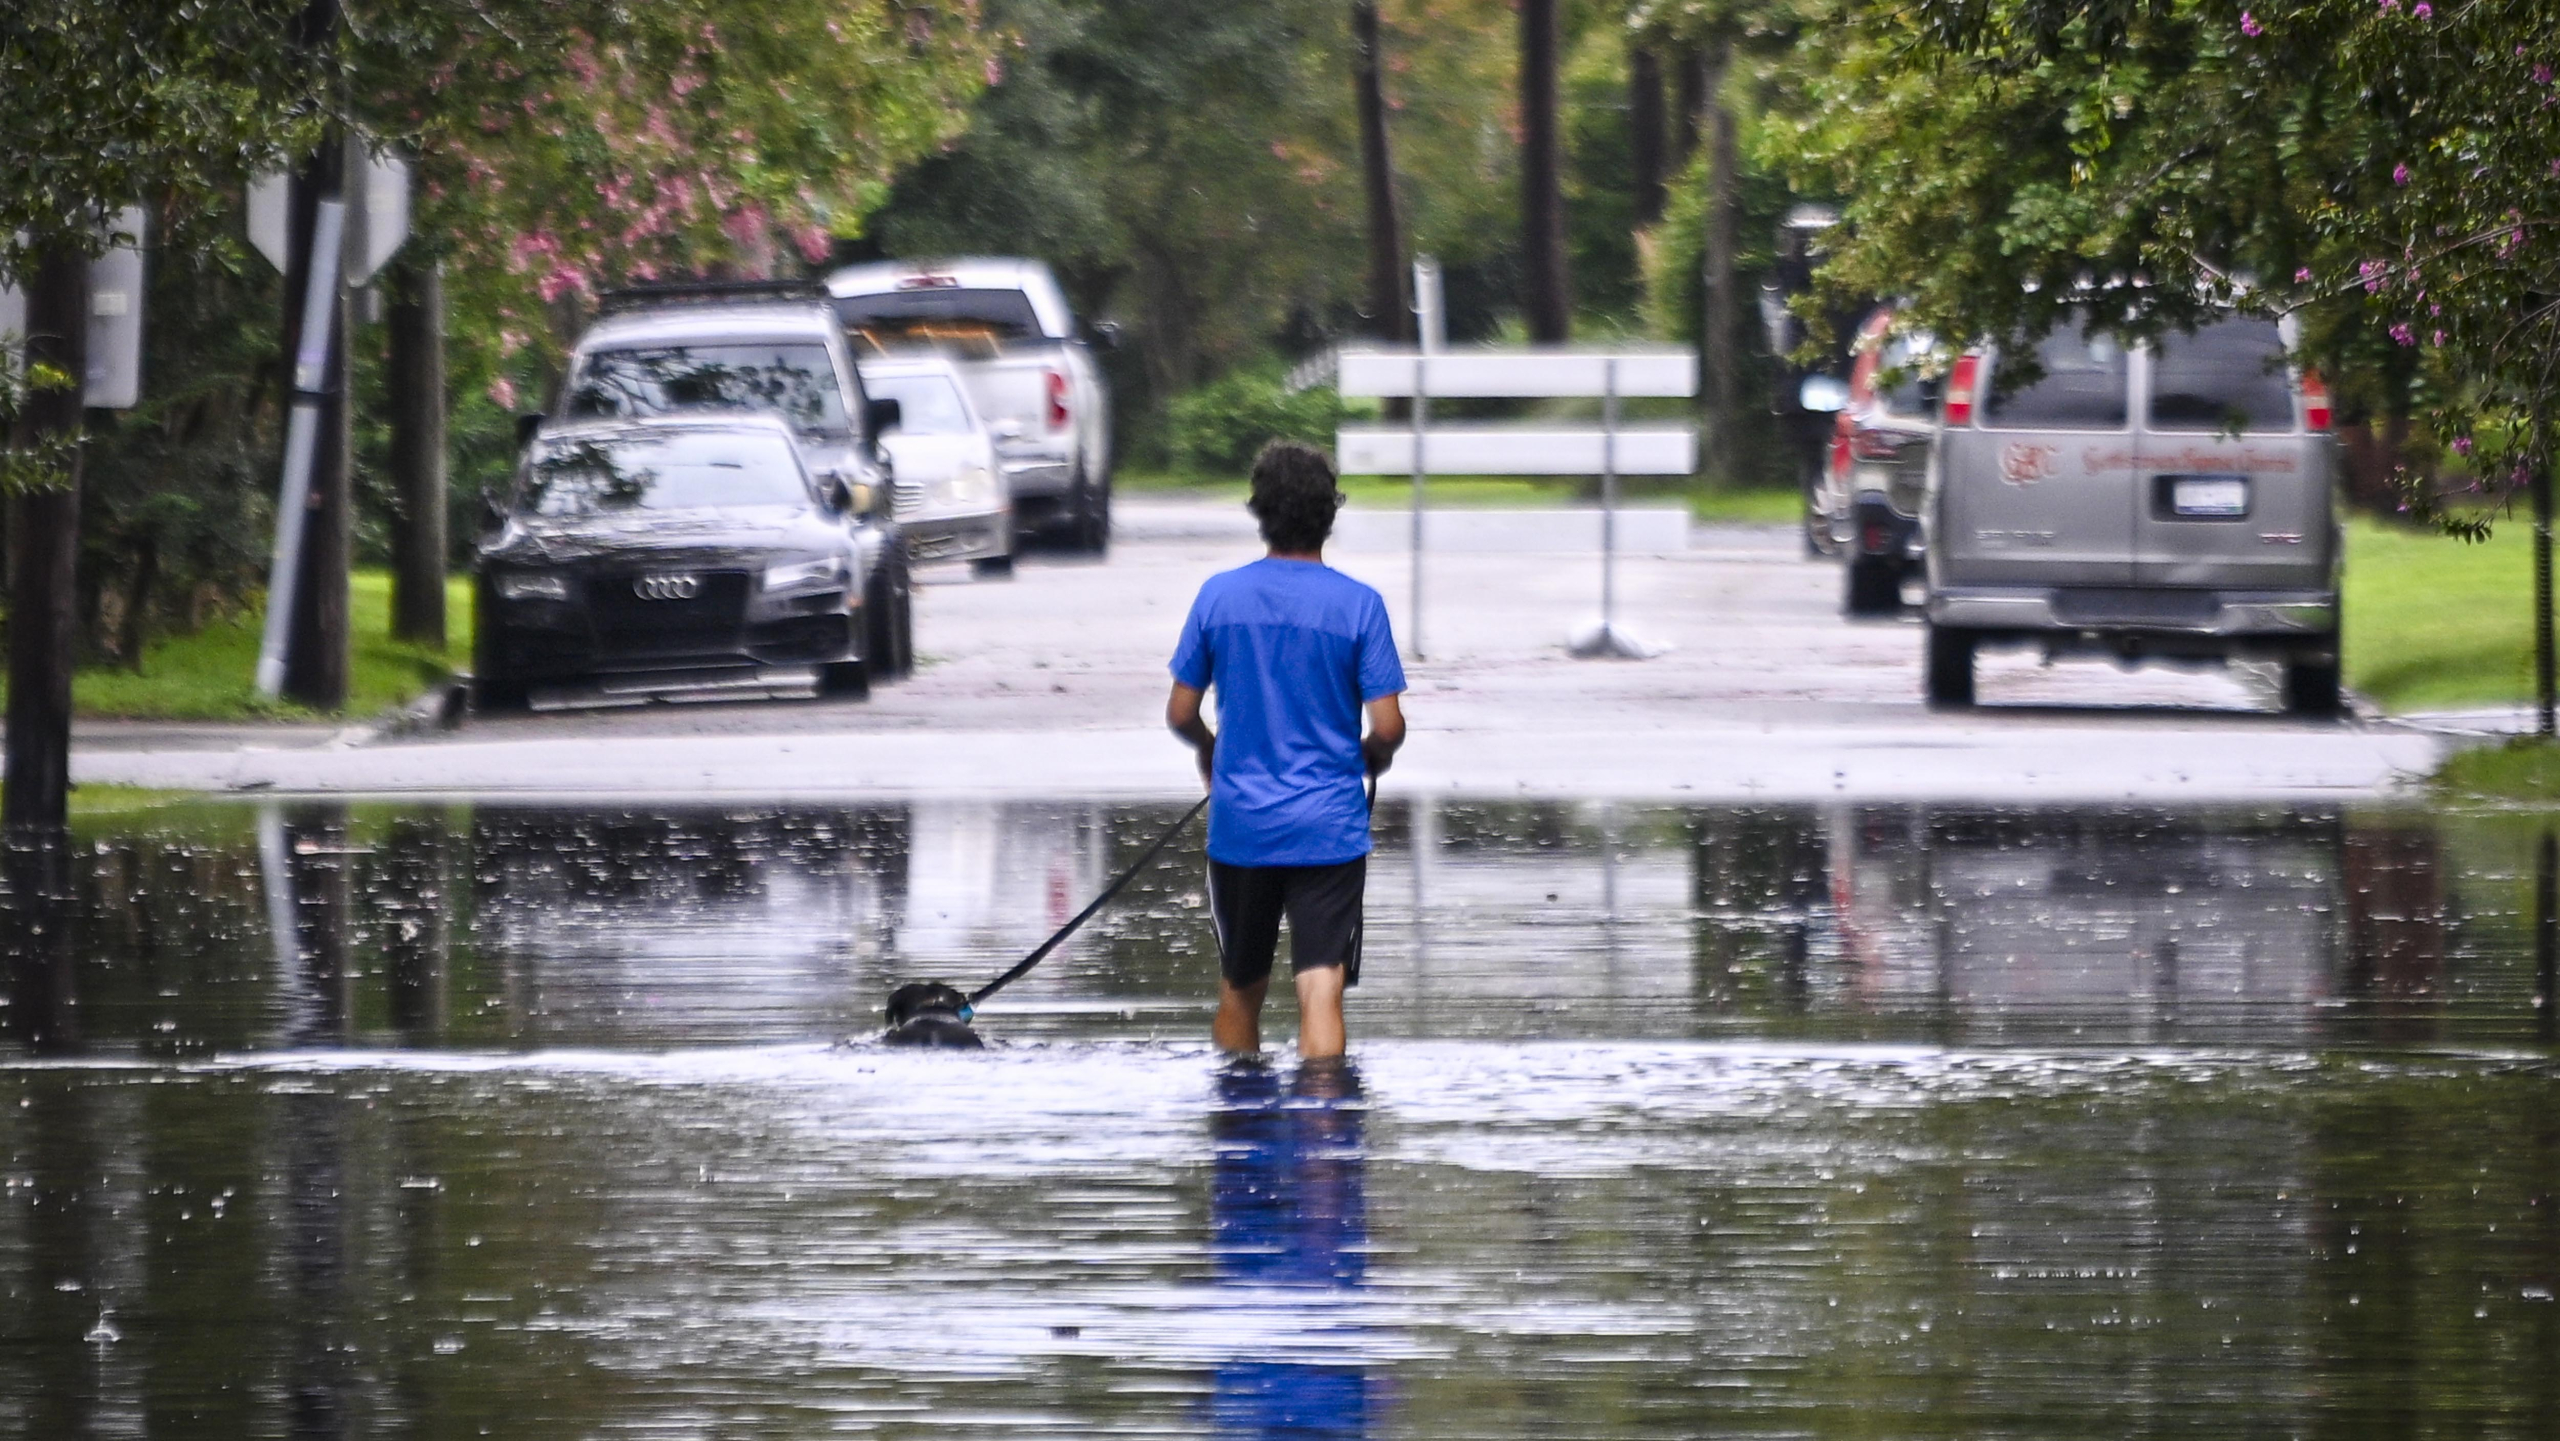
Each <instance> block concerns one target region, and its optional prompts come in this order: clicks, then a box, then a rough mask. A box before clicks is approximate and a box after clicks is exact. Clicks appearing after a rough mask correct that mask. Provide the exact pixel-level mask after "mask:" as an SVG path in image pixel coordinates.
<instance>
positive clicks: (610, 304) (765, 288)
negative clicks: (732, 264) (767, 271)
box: [596, 280, 827, 315]
mask: <svg viewBox="0 0 2560 1441" xmlns="http://www.w3.org/2000/svg"><path fill="white" fill-rule="evenodd" d="M826 298H827V287H826V286H825V285H823V284H821V283H820V282H818V281H815V280H671V281H662V282H657V283H654V284H649V285H627V286H624V287H622V288H620V289H618V290H608V291H606V292H604V294H602V295H600V296H598V297H597V298H596V313H597V314H599V315H612V314H614V313H616V312H618V311H625V310H646V309H649V308H651V307H653V306H661V305H738V304H746V303H751V302H754V301H759V300H761V301H774V300H810V301H824V300H825V299H826Z"/></svg>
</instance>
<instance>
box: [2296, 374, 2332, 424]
mask: <svg viewBox="0 0 2560 1441" xmlns="http://www.w3.org/2000/svg"><path fill="white" fill-rule="evenodd" d="M2302 424H2303V425H2304V427H2305V428H2307V429H2310V430H2327V429H2328V428H2329V382H2327V381H2325V380H2322V379H2321V378H2320V372H2319V371H2316V370H2306V371H2304V372H2302Z"/></svg>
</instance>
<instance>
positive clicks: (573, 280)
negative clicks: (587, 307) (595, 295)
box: [534, 265, 587, 305]
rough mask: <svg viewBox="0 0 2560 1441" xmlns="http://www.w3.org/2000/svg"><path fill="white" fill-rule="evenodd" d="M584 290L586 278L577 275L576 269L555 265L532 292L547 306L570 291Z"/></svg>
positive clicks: (579, 274)
mask: <svg viewBox="0 0 2560 1441" xmlns="http://www.w3.org/2000/svg"><path fill="white" fill-rule="evenodd" d="M586 288H587V277H586V276H585V275H583V274H581V273H579V271H578V270H577V269H576V268H574V267H572V266H568V265H555V266H553V267H551V273H550V274H548V275H545V276H544V277H542V283H541V284H539V285H537V286H535V287H534V290H535V292H536V293H537V294H539V295H540V296H541V297H542V303H543V304H545V305H549V304H551V303H552V302H554V301H556V300H558V299H559V298H560V297H561V296H563V295H566V294H568V293H569V292H570V291H572V290H578V291H583V290H585V289H586Z"/></svg>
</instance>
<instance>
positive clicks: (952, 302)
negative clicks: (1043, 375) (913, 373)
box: [836, 286, 1044, 350]
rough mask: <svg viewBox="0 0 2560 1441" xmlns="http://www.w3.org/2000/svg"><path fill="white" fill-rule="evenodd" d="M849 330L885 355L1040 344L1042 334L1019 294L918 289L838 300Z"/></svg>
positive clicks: (1028, 304)
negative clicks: (903, 348) (945, 345)
mask: <svg viewBox="0 0 2560 1441" xmlns="http://www.w3.org/2000/svg"><path fill="white" fill-rule="evenodd" d="M836 314H838V315H840V316H842V317H843V318H844V328H845V329H847V330H849V331H852V332H854V333H855V334H856V335H859V336H860V337H862V338H863V339H864V340H867V341H869V342H870V343H871V344H872V345H873V346H874V347H875V348H877V349H881V350H890V349H894V348H896V347H898V346H900V345H932V344H935V343H938V342H944V341H952V342H958V343H961V344H971V343H990V342H1002V341H1014V340H1038V339H1041V338H1042V336H1043V333H1044V332H1042V330H1041V328H1040V317H1039V315H1038V314H1037V313H1035V312H1034V311H1033V310H1032V308H1031V297H1030V296H1028V295H1025V294H1023V293H1022V292H1021V291H1019V290H973V289H966V288H963V287H960V286H931V287H918V288H916V289H912V290H892V291H888V292H886V293H884V294H880V295H847V296H843V297H841V298H839V299H838V300H837V301H836Z"/></svg>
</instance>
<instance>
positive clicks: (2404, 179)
mask: <svg viewBox="0 0 2560 1441" xmlns="http://www.w3.org/2000/svg"><path fill="white" fill-rule="evenodd" d="M2391 183H2392V184H2394V185H2406V184H2408V183H2409V167H2408V166H2406V165H2394V166H2392V167H2391Z"/></svg>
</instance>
